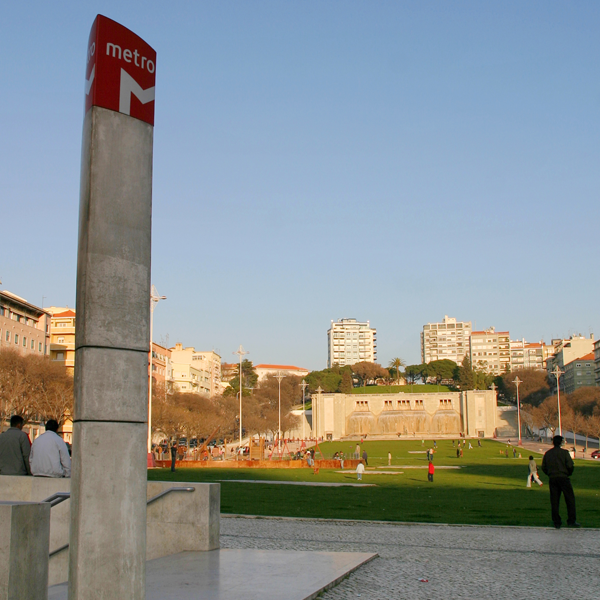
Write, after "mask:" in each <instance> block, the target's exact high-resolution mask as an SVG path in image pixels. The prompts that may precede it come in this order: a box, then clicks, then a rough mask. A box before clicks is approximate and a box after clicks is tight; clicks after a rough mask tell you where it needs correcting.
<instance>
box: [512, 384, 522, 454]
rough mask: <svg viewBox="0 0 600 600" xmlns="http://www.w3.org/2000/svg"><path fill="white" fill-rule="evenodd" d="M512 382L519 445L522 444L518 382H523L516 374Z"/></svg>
mask: <svg viewBox="0 0 600 600" xmlns="http://www.w3.org/2000/svg"><path fill="white" fill-rule="evenodd" d="M513 383H514V384H515V385H516V386H517V426H518V428H519V446H522V445H523V442H522V441H521V401H520V399H519V384H521V383H523V382H522V381H521V380H520V379H519V376H518V375H517V376H516V377H515V379H514V380H513Z"/></svg>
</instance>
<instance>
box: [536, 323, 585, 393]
mask: <svg viewBox="0 0 600 600" xmlns="http://www.w3.org/2000/svg"><path fill="white" fill-rule="evenodd" d="M552 345H553V346H554V355H553V356H551V357H550V358H548V360H547V361H546V370H547V372H548V378H549V379H550V381H551V382H553V386H554V390H556V378H555V377H554V375H552V372H553V371H555V369H556V368H557V367H558V368H559V369H560V370H561V371H563V372H564V370H565V365H568V364H569V363H571V362H573V361H574V360H575V359H578V358H581V357H582V356H586V355H588V354H590V353H593V352H594V334H590V337H589V338H586V337H585V336H583V335H581V334H578V335H572V336H571V337H570V338H569V339H553V340H552ZM560 389H561V391H562V390H563V389H564V381H563V378H562V376H561V378H560Z"/></svg>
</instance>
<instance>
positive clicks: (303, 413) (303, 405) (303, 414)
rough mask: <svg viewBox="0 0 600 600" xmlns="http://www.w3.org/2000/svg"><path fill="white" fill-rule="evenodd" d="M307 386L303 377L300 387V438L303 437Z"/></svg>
mask: <svg viewBox="0 0 600 600" xmlns="http://www.w3.org/2000/svg"><path fill="white" fill-rule="evenodd" d="M307 386H308V383H306V381H305V380H304V379H303V380H302V383H301V384H300V387H301V388H302V439H303V440H304V439H305V437H306V436H305V435H304V422H305V421H306V406H305V391H306V388H307Z"/></svg>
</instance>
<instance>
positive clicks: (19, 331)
mask: <svg viewBox="0 0 600 600" xmlns="http://www.w3.org/2000/svg"><path fill="white" fill-rule="evenodd" d="M0 348H14V349H15V350H18V351H19V352H21V353H23V354H38V355H40V356H46V355H48V354H49V352H50V314H49V313H48V312H47V311H45V310H44V309H43V308H39V307H37V306H34V305H33V304H30V303H29V302H27V300H25V298H21V297H20V296H17V295H16V294H13V293H11V292H8V291H6V290H5V291H2V292H0Z"/></svg>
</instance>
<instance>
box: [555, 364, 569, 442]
mask: <svg viewBox="0 0 600 600" xmlns="http://www.w3.org/2000/svg"><path fill="white" fill-rule="evenodd" d="M562 374H563V371H561V370H560V369H559V368H558V365H556V367H555V368H554V371H552V375H554V377H556V402H557V405H558V435H562V422H561V419H560V376H561V375H562ZM573 439H574V438H573Z"/></svg>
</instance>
